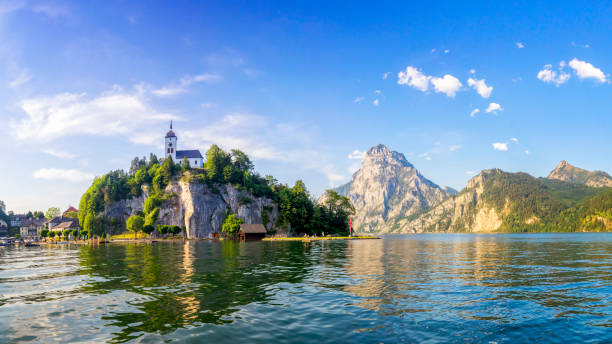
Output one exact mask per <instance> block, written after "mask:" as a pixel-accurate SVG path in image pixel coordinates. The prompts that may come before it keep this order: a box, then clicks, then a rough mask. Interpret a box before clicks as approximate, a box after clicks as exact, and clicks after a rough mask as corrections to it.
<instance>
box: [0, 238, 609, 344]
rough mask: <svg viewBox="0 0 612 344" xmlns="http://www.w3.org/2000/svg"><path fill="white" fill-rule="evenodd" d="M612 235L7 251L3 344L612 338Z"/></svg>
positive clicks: (0, 277)
mask: <svg viewBox="0 0 612 344" xmlns="http://www.w3.org/2000/svg"><path fill="white" fill-rule="evenodd" d="M611 295H612V234H526V235H522V234H506V235H503V234H502V235H469V234H465V235H463V234H449V235H444V234H429V235H406V236H387V237H385V238H384V239H382V240H363V241H335V242H310V243H302V242H248V243H234V242H221V243H215V242H207V241H199V242H198V241H187V242H184V243H158V244H153V245H142V244H111V245H106V246H99V247H90V246H74V245H72V246H66V245H64V246H60V247H40V248H0V338H2V339H3V340H2V342H10V343H13V342H41V343H43V342H44V343H48V342H61V343H67V342H88V343H90V342H139V343H157V342H162V341H165V342H186V343H201V342H208V343H236V342H242V343H269V342H278V343H395V342H406V343H413V342H425V343H438V342H442V343H449V342H456V343H471V342H474V343H517V342H551V343H555V342H559V343H562V342H563V343H576V342H587V343H612V296H611Z"/></svg>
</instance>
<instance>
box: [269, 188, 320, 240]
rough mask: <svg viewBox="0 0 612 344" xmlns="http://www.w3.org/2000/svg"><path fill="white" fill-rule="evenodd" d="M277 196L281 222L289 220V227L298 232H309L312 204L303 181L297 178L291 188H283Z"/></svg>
mask: <svg viewBox="0 0 612 344" xmlns="http://www.w3.org/2000/svg"><path fill="white" fill-rule="evenodd" d="M278 198H279V211H280V215H281V217H282V220H283V222H289V224H290V225H291V229H293V230H295V231H296V232H298V233H309V232H310V229H311V227H310V226H309V222H310V219H311V217H312V214H313V211H314V205H313V203H312V201H311V200H310V194H309V193H308V190H306V186H305V185H304V182H302V181H301V180H298V181H297V182H295V185H294V186H293V187H292V188H291V189H289V188H283V189H282V190H280V192H279V197H278Z"/></svg>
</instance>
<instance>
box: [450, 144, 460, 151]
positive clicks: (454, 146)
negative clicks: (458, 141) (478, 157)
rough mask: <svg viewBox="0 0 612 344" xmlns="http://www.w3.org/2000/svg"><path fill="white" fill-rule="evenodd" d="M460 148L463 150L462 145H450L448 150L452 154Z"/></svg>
mask: <svg viewBox="0 0 612 344" xmlns="http://www.w3.org/2000/svg"><path fill="white" fill-rule="evenodd" d="M461 148H463V146H462V145H452V146H450V147H448V149H450V151H451V152H454V151H456V150H459V149H461Z"/></svg>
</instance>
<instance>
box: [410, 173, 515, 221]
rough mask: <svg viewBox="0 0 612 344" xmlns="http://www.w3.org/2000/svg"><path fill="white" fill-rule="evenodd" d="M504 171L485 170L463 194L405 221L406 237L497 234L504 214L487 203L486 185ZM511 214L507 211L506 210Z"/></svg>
mask: <svg viewBox="0 0 612 344" xmlns="http://www.w3.org/2000/svg"><path fill="white" fill-rule="evenodd" d="M501 173H504V172H503V171H501V170H498V169H493V170H484V171H482V172H481V173H479V174H478V175H477V176H475V177H473V178H472V179H470V180H469V181H468V183H467V185H466V187H465V188H464V189H463V190H461V192H460V193H458V194H456V195H453V196H451V197H448V198H447V199H445V200H444V201H443V202H441V203H440V204H438V205H437V206H435V207H433V208H432V209H430V210H427V211H424V212H422V213H420V214H415V215H414V216H411V217H408V218H405V219H402V220H401V221H400V222H399V228H401V232H403V233H422V232H446V231H457V232H493V231H496V230H498V229H499V228H500V227H501V225H502V221H501V215H502V214H501V212H500V211H498V210H496V209H495V207H493V206H492V205H491V204H486V202H485V201H484V200H483V193H484V192H485V181H486V180H488V179H489V178H492V177H495V176H497V175H499V174H501ZM506 211H507V210H506Z"/></svg>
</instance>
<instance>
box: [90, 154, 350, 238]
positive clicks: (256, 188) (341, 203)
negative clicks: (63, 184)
mask: <svg viewBox="0 0 612 344" xmlns="http://www.w3.org/2000/svg"><path fill="white" fill-rule="evenodd" d="M178 178H185V180H186V181H189V182H201V183H206V184H208V185H209V186H210V187H211V189H213V190H217V188H218V186H219V185H222V184H232V185H234V186H235V187H236V188H237V189H239V190H246V191H248V192H249V193H250V194H251V195H253V196H256V197H267V198H269V199H272V200H273V201H275V203H276V204H277V205H278V208H279V213H280V216H279V218H278V220H277V223H276V224H275V225H276V226H290V228H291V230H292V231H294V232H296V233H305V234H322V233H346V232H347V231H348V217H349V215H350V214H352V213H354V208H353V207H352V205H351V203H350V201H349V200H348V198H346V197H343V196H340V195H338V194H337V193H334V192H333V191H331V190H328V191H327V194H326V197H325V200H326V201H325V203H324V204H321V205H319V204H316V202H315V201H314V199H313V198H312V197H311V195H310V193H309V192H308V190H307V189H306V186H305V185H304V183H303V182H302V181H300V180H299V181H297V182H296V183H295V185H294V186H292V187H290V186H288V185H285V184H281V183H279V182H278V181H277V180H276V179H275V178H274V177H272V176H270V175H266V176H264V177H262V176H261V175H259V174H258V173H257V172H255V171H254V165H253V163H252V161H251V160H250V158H249V157H248V156H247V155H246V154H245V153H244V152H242V151H240V150H237V149H232V150H231V151H229V152H226V151H224V150H223V149H221V148H220V147H218V146H217V145H212V146H211V147H210V149H209V150H208V151H207V152H206V162H205V164H204V168H203V169H192V168H191V167H190V166H189V163H188V161H187V160H186V159H184V160H183V161H181V162H180V163H175V162H174V161H172V159H171V158H168V159H165V160H164V161H163V163H160V161H159V159H158V158H157V157H156V156H155V155H154V154H151V155H150V156H149V159H148V160H147V159H146V158H144V157H143V158H138V157H136V158H134V159H133V160H132V162H131V164H130V169H129V171H128V172H125V171H123V170H116V171H111V172H109V173H108V174H106V175H104V176H102V177H99V178H96V179H95V180H94V181H93V183H92V185H91V186H90V187H89V189H88V190H87V191H86V192H85V194H83V196H82V197H81V201H80V203H79V223H80V225H81V227H82V228H83V230H84V231H86V232H88V233H90V235H92V236H94V235H97V236H101V235H102V233H104V232H105V231H108V230H106V228H110V230H113V231H114V230H117V229H118V228H123V224H118V223H116V222H113V221H114V220H113V219H106V218H105V217H104V216H103V212H104V209H105V207H107V206H109V205H111V204H112V203H113V202H116V201H119V200H122V199H129V198H132V197H138V196H140V195H141V193H142V187H143V185H148V186H149V196H148V198H147V199H146V200H145V203H144V205H143V207H144V211H143V212H142V214H137V215H135V216H137V217H140V218H141V219H132V220H131V224H133V223H134V222H133V221H136V223H137V224H140V223H141V220H142V225H141V226H140V225H137V226H136V228H139V229H140V230H144V229H145V228H146V229H147V230H148V229H150V228H156V227H155V225H156V221H157V217H158V215H159V210H160V207H161V206H162V204H163V202H164V201H166V200H168V199H169V198H170V197H172V196H173V195H169V194H165V189H166V186H167V185H168V184H169V183H170V182H171V181H172V180H174V179H178ZM245 201H248V200H245ZM268 212H269V209H265V210H264V213H263V214H262V218H264V221H263V222H265V223H267V222H268V221H267V219H268V218H269V217H268V216H269V214H268ZM267 229H268V231H269V233H270V234H273V233H274V230H273V229H272V228H267Z"/></svg>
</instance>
